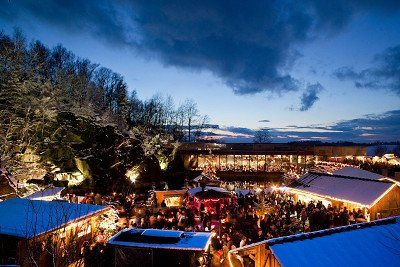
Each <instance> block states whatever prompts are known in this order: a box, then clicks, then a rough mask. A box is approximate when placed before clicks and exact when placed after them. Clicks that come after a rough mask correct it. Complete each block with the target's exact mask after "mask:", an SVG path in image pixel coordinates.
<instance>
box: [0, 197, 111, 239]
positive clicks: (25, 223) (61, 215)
mask: <svg viewBox="0 0 400 267" xmlns="http://www.w3.org/2000/svg"><path fill="white" fill-rule="evenodd" d="M104 209H107V207H104V206H99V205H89V204H75V203H68V202H60V201H42V200H29V199H22V198H13V199H10V200H6V201H3V202H0V214H1V216H0V235H1V234H3V235H10V236H17V237H21V238H28V239H29V238H32V237H34V236H37V235H40V234H43V233H46V232H49V231H52V230H54V229H57V228H60V227H62V226H64V225H65V224H67V223H69V222H72V221H74V220H77V219H80V218H83V217H86V216H89V215H91V214H94V213H96V212H98V211H101V210H104Z"/></svg>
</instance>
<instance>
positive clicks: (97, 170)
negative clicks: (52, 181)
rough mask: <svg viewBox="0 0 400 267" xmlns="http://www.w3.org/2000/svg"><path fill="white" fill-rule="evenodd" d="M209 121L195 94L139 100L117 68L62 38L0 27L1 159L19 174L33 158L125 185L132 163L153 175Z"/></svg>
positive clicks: (95, 180) (38, 164)
mask: <svg viewBox="0 0 400 267" xmlns="http://www.w3.org/2000/svg"><path fill="white" fill-rule="evenodd" d="M206 122H207V116H202V115H200V114H199V111H198V109H197V106H196V103H195V102H194V101H192V100H187V101H185V102H184V103H182V104H181V105H179V106H176V105H175V104H174V101H173V98H172V97H171V96H162V95H155V96H153V97H152V98H150V99H147V100H141V99H139V98H138V96H137V94H136V91H135V90H132V89H129V88H128V86H127V83H126V82H125V80H124V78H123V77H122V76H121V75H120V74H118V73H115V72H113V71H112V70H110V69H108V68H105V67H102V66H100V65H98V64H95V63H93V62H90V61H89V60H88V59H84V58H80V57H78V56H76V55H74V54H73V53H72V52H71V51H68V50H67V49H66V48H65V47H63V46H62V45H57V46H55V47H53V48H49V47H46V46H45V45H44V44H43V43H41V42H40V41H32V42H28V41H27V40H26V38H25V37H24V35H23V34H22V33H21V32H20V31H18V30H17V31H15V33H14V35H13V36H8V35H6V34H4V33H0V159H1V166H2V167H6V168H8V169H9V170H11V171H12V172H15V173H16V174H18V173H24V171H27V170H28V169H30V168H32V166H33V165H32V164H33V163H32V159H36V160H34V161H35V162H34V163H35V164H34V167H35V168H44V170H46V167H48V166H50V165H52V166H53V167H54V166H57V168H59V169H60V171H64V172H68V171H75V170H77V169H79V170H80V171H81V172H82V173H83V174H84V175H85V176H86V177H87V178H89V179H88V181H89V182H88V183H90V185H91V186H93V188H95V189H99V190H106V189H105V188H107V187H110V186H116V185H117V186H118V185H119V186H123V185H124V183H121V181H124V178H126V177H125V174H126V172H127V171H128V170H129V169H130V168H134V167H136V168H138V171H141V176H142V178H143V179H145V178H146V177H152V179H156V178H157V177H160V171H161V169H160V168H161V167H163V166H164V167H165V166H166V164H167V163H168V162H169V161H171V159H172V158H173V153H174V148H175V147H176V145H177V144H178V142H181V141H193V140H195V139H196V137H197V136H198V135H199V134H200V133H201V125H204V124H205V123H206ZM27 153H29V155H30V157H28V158H29V159H28V160H26V158H27V156H26V154H27ZM24 159H25V160H24ZM146 166H147V167H146ZM149 166H152V167H151V168H150V167H149ZM160 166H161V167H160Z"/></svg>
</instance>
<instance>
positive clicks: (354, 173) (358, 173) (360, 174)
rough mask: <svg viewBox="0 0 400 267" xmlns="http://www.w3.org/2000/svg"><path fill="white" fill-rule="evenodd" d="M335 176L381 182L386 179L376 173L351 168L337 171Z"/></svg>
mask: <svg viewBox="0 0 400 267" xmlns="http://www.w3.org/2000/svg"><path fill="white" fill-rule="evenodd" d="M333 174H336V175H342V176H351V177H357V178H365V179H371V180H379V179H383V178H385V176H383V175H380V174H377V173H374V172H369V171H365V170H362V169H358V168H355V167H351V166H346V167H344V168H342V169H340V170H336V171H334V172H333Z"/></svg>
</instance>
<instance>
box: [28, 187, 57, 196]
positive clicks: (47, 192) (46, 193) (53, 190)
mask: <svg viewBox="0 0 400 267" xmlns="http://www.w3.org/2000/svg"><path fill="white" fill-rule="evenodd" d="M64 188H65V187H53V188H47V189H43V190H40V191H37V192H35V193H33V194H30V195H29V196H26V197H25V198H27V199H38V198H45V197H51V196H56V195H58V194H59V193H61V191H63V190H64Z"/></svg>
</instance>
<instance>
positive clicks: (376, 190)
mask: <svg viewBox="0 0 400 267" xmlns="http://www.w3.org/2000/svg"><path fill="white" fill-rule="evenodd" d="M394 185H395V184H393V183H392V182H388V181H378V180H369V179H362V178H355V177H347V176H340V175H330V174H325V173H312V172H310V173H307V174H305V175H304V176H303V177H301V178H300V179H299V180H297V181H295V182H293V183H292V184H291V185H289V188H291V189H295V190H301V191H303V192H306V193H311V194H317V195H320V196H324V197H328V198H332V199H340V200H347V201H349V202H355V203H359V204H361V205H364V206H370V205H372V204H373V203H374V201H375V200H377V199H378V198H379V197H380V196H381V195H382V194H384V193H385V192H386V191H387V190H389V188H391V187H392V186H394Z"/></svg>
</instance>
